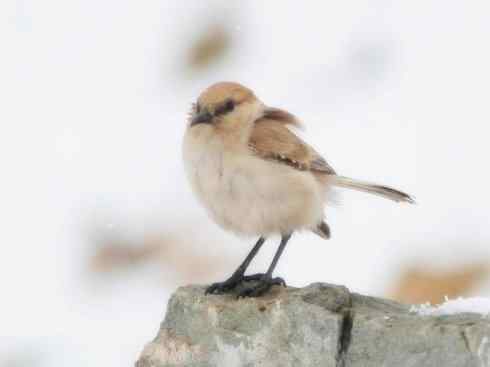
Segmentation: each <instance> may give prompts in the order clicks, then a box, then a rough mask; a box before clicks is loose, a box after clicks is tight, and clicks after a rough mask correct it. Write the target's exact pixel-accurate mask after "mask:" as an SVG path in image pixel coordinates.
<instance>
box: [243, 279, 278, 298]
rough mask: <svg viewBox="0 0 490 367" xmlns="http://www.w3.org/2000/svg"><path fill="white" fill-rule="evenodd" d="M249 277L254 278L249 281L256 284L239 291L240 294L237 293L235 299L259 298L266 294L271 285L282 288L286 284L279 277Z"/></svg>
mask: <svg viewBox="0 0 490 367" xmlns="http://www.w3.org/2000/svg"><path fill="white" fill-rule="evenodd" d="M259 276H260V277H259ZM249 277H254V279H250V280H257V281H258V282H257V284H254V285H253V286H249V287H246V288H244V289H242V290H240V292H238V295H237V298H242V297H243V298H245V297H260V296H262V295H263V294H264V293H266V292H267V291H268V290H269V289H270V288H271V287H272V286H273V285H281V286H283V287H285V286H286V282H285V281H284V279H282V278H279V277H277V278H272V277H271V276H270V275H267V274H254V275H249Z"/></svg>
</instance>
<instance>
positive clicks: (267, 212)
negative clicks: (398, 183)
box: [183, 82, 414, 297]
mask: <svg viewBox="0 0 490 367" xmlns="http://www.w3.org/2000/svg"><path fill="white" fill-rule="evenodd" d="M299 125H300V123H299V121H298V120H297V119H296V117H295V116H293V115H292V114H290V113H289V112H286V111H284V110H281V109H278V108H271V107H267V106H266V105H264V103H262V102H261V101H260V100H259V99H258V98H257V97H256V96H255V95H254V93H253V92H252V91H251V90H250V89H248V88H246V87H244V86H242V85H240V84H238V83H232V82H221V83H217V84H214V85H212V86H211V87H209V88H208V89H206V90H205V91H204V92H203V93H202V94H201V95H200V96H199V99H198V100H197V103H195V104H194V105H193V108H192V111H191V115H190V119H189V124H188V127H187V130H186V133H185V137H184V143H183V157H184V165H185V169H186V173H187V176H188V179H189V181H190V183H191V186H192V189H193V191H194V193H195V194H196V196H197V198H198V199H199V200H200V201H201V203H202V204H203V205H204V207H205V208H206V209H207V210H208V212H209V214H210V215H211V217H212V219H213V220H214V221H215V222H216V223H217V224H218V225H220V226H221V227H222V228H224V229H225V230H229V231H232V232H234V233H236V234H239V235H246V236H260V238H259V240H258V242H257V243H256V244H255V246H254V247H253V249H252V251H251V252H250V253H249V255H248V256H247V257H246V259H245V260H244V261H243V263H242V264H241V265H240V266H239V267H238V269H237V270H236V271H235V272H234V273H233V275H232V276H231V277H230V278H229V279H228V280H226V281H224V282H220V283H215V284H212V285H211V286H210V287H209V288H207V290H206V293H226V292H229V291H231V290H233V289H234V288H236V287H237V286H238V285H239V284H241V283H242V282H244V281H252V280H254V281H255V282H253V283H252V284H253V285H252V286H247V287H245V288H243V289H242V290H241V291H240V292H239V294H238V296H239V297H257V296H260V295H262V294H264V293H265V292H267V291H268V290H269V288H270V287H271V286H272V285H278V284H282V285H285V283H284V280H283V279H281V278H273V277H272V272H273V271H274V268H275V267H276V264H277V262H278V260H279V257H280V256H281V254H282V252H283V250H284V248H285V246H286V243H287V242H288V240H289V239H290V237H291V235H292V233H293V232H294V231H298V230H310V231H313V232H314V233H316V234H318V235H319V236H321V237H322V238H325V239H328V238H329V237H330V229H329V227H328V225H327V223H326V222H325V220H324V213H323V210H324V206H325V205H326V201H327V195H328V191H329V188H331V187H333V186H337V187H344V188H349V189H354V190H359V191H364V192H368V193H371V194H375V195H379V196H382V197H385V198H387V199H391V200H394V201H398V202H408V203H413V202H414V201H413V199H412V198H411V197H410V196H409V195H407V194H405V193H403V192H401V191H398V190H395V189H392V188H390V187H386V186H381V185H376V184H371V183H368V182H363V181H358V180H353V179H350V178H347V177H343V176H338V175H337V174H336V173H335V171H334V170H333V168H332V167H331V166H330V165H329V164H328V163H327V162H326V160H325V159H323V158H322V157H321V156H320V154H318V153H317V152H316V151H315V150H314V149H313V148H312V147H310V146H309V145H308V144H306V143H305V142H304V141H303V140H301V139H300V138H299V137H298V136H297V135H296V134H294V132H293V131H292V130H290V129H289V126H293V127H294V126H299ZM272 234H279V235H281V243H280V245H279V248H278V250H277V252H276V254H275V256H274V258H273V260H272V263H271V265H270V267H269V269H268V270H267V272H266V273H265V274H255V275H249V276H246V275H245V271H246V269H247V267H248V265H249V264H250V262H251V261H252V259H253V258H254V257H255V255H256V254H257V252H258V251H259V249H260V247H261V246H262V245H263V243H264V242H265V239H266V238H267V237H268V236H270V235H272Z"/></svg>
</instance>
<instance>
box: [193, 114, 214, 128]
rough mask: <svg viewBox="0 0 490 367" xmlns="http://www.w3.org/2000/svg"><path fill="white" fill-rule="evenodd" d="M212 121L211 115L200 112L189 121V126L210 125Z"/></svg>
mask: <svg viewBox="0 0 490 367" xmlns="http://www.w3.org/2000/svg"><path fill="white" fill-rule="evenodd" d="M212 120H213V115H211V114H210V113H209V112H208V111H202V112H200V113H197V114H196V115H194V117H193V118H192V120H191V126H194V125H197V124H210V123H211V122H212Z"/></svg>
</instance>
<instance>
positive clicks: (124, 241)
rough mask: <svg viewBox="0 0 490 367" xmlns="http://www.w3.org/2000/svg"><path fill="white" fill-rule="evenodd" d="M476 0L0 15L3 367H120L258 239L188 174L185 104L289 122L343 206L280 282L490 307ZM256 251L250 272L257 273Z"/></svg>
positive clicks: (171, 6)
mask: <svg viewBox="0 0 490 367" xmlns="http://www.w3.org/2000/svg"><path fill="white" fill-rule="evenodd" d="M489 13H490V5H489V3H488V1H472V2H447V1H410V2H408V1H405V2H392V1H386V0H369V1H367V0H366V1H344V2H328V1H327V2H303V3H301V5H300V3H298V2H293V1H281V2H279V1H269V2H264V1H258V0H255V1H247V2H239V1H224V0H223V1H218V0H216V1H198V0H192V1H191V0H190V1H177V0H175V1H162V0H158V1H157V0H146V1H140V2H136V1H127V0H118V1H116V0H104V1H95V0H83V1H82V0H71V1H59V0H44V1H34V0H3V1H2V2H0V41H1V43H0V44H1V57H0V101H1V102H0V106H1V108H0V121H1V126H2V133H1V134H0V168H1V171H2V178H1V180H0V188H1V190H0V223H1V224H0V228H1V231H0V240H1V245H2V250H3V251H2V256H1V258H0V272H1V273H0V289H1V303H0V304H1V308H0V325H1V330H0V338H1V342H0V366H16V367H24V366H35V367H45V366H67V365H70V366H75V367H76V366H131V365H133V363H134V361H135V360H136V359H137V357H138V354H139V352H140V351H141V349H142V348H143V346H144V344H145V343H146V342H148V341H150V340H151V339H152V338H153V337H154V336H155V335H156V332H157V329H158V326H159V322H160V321H161V320H162V318H163V315H164V313H165V307H166V303H167V300H168V297H169V295H170V293H171V292H172V291H173V290H175V288H176V287H177V286H179V285H184V284H188V283H208V282H212V281H218V280H223V279H224V278H225V277H227V276H228V275H229V274H230V273H231V272H232V271H233V270H234V269H235V268H236V266H237V265H238V264H239V263H240V261H241V260H242V259H243V257H244V256H245V255H246V254H247V253H248V251H249V250H250V248H251V246H252V244H253V242H254V240H252V239H251V240H244V239H239V238H235V237H234V236H233V235H231V234H228V233H225V232H223V231H222V230H221V229H219V228H218V227H216V226H215V225H214V224H212V223H211V222H210V220H209V219H208V217H207V216H206V214H205V212H204V210H203V209H202V208H201V207H200V206H199V205H198V204H197V202H196V201H195V200H194V198H193V197H192V195H191V192H190V189H189V187H188V186H187V183H186V181H185V177H184V174H183V167H182V162H181V140H182V135H183V131H184V128H185V123H186V116H187V112H188V110H189V108H190V104H191V103H192V102H193V101H194V100H195V99H196V98H197V96H198V95H199V93H200V92H201V91H202V90H203V89H204V88H205V87H207V86H208V85H209V84H211V83H214V82H216V81H221V80H233V81H238V82H241V83H243V84H245V85H247V86H249V87H251V88H252V89H254V90H255V91H256V94H257V95H258V96H259V98H261V99H262V100H263V101H265V102H266V103H267V104H268V105H271V106H276V107H281V108H285V109H287V110H289V111H290V112H292V113H294V114H296V115H297V116H298V117H299V118H300V119H301V120H302V121H303V122H305V124H306V126H307V130H306V131H305V132H304V136H305V137H306V138H307V139H308V140H309V141H310V142H311V143H312V145H313V146H314V147H315V148H316V149H317V150H318V151H319V152H321V153H322V154H323V155H324V156H325V157H326V158H327V160H328V161H329V162H331V163H332V165H333V167H334V168H335V169H336V170H337V172H339V173H341V174H343V175H347V176H353V177H357V178H361V179H366V180H371V181H376V182H380V183H383V184H387V185H392V186H394V187H397V188H399V189H402V190H404V191H407V192H409V193H410V194H413V195H414V196H415V197H416V199H417V201H418V205H416V206H407V205H396V204H393V203H392V202H388V201H384V200H380V199H379V198H377V197H370V196H367V195H363V194H361V193H355V192H344V193H343V194H342V195H341V200H340V204H339V205H337V206H335V207H333V208H328V209H327V211H326V216H327V220H328V223H329V224H330V227H331V228H332V234H333V238H332V239H331V240H330V241H328V242H326V241H323V240H321V239H319V238H318V237H316V236H314V235H311V234H307V233H305V234H298V235H296V236H295V237H294V240H293V241H292V242H291V244H290V246H289V247H288V248H287V249H286V252H285V254H284V256H283V258H282V259H281V262H280V263H279V266H278V269H277V274H278V275H281V276H284V277H285V278H286V280H287V281H288V283H289V284H290V285H293V286H304V285H307V284H309V283H311V282H316V281H323V282H330V283H337V284H344V285H346V286H347V287H349V288H350V289H351V290H353V291H357V292H363V293H367V294H370V295H375V296H383V297H389V298H393V299H397V300H401V301H404V302H408V303H420V302H426V301H430V302H433V303H438V302H441V300H443V298H444V296H449V297H450V298H453V297H457V296H459V295H465V296H468V295H480V296H490V274H489V269H490V266H489V264H490V247H489V240H490V216H489V208H490V195H489V187H490V174H489V171H488V168H487V166H486V164H487V160H488V155H489V144H488V133H489V128H488V124H489V121H490V111H489V107H488V86H489V85H490V73H489V68H488V66H489V65H490V52H489V51H490V46H489V42H488V36H489V34H490V33H489V32H490V22H489V21H488V19H490V18H489V16H490V14H489ZM276 247H277V239H275V240H273V241H270V242H269V243H268V245H267V246H266V247H265V248H264V250H263V251H262V252H261V254H260V256H259V257H258V258H257V260H256V261H255V262H254V263H253V266H252V267H251V271H252V272H257V271H261V270H262V271H263V269H265V268H266V267H267V266H268V264H269V262H270V260H271V257H272V255H273V253H274V251H275V250H276Z"/></svg>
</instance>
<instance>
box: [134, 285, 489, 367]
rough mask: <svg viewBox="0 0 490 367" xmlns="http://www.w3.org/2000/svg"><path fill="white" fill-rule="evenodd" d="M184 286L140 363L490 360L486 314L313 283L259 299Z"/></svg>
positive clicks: (449, 363)
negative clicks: (418, 309)
mask: <svg viewBox="0 0 490 367" xmlns="http://www.w3.org/2000/svg"><path fill="white" fill-rule="evenodd" d="M204 289H205V287H201V286H189V287H182V288H180V289H178V290H177V292H175V294H174V295H173V296H172V298H171V299H170V301H169V305H168V309H167V314H166V317H165V320H164V322H163V323H162V325H161V327H160V331H159V333H158V335H157V337H156V338H155V340H154V341H153V342H151V343H149V344H148V345H147V346H146V347H145V348H144V350H143V352H142V354H141V357H140V359H139V361H138V362H137V363H136V366H137V367H177V366H179V367H180V366H185V367H211V366H213V367H225V366H226V367H235V366H237V367H241V366H243V367H253V366H263V367H279V366H280V367H286V366H295V367H303V366H322V367H323V366H325V367H329V366H339V367H351V366H352V367H353V366H355V367H361V366H362V367H371V366H372V367H375V366H376V367H379V366H397V367H405V366H407V367H408V366H411V367H412V366H417V367H425V366H427V367H429V366H430V367H432V366H434V367H435V366H437V367H440V366H444V367H453V366H454V367H456V366H457V367H462V366H469V367H472V366H475V367H476V366H479V367H480V366H489V367H490V321H489V320H488V319H487V318H485V317H482V316H481V315H477V314H460V315H452V316H419V315H417V314H412V313H410V311H409V307H408V306H406V305H402V304H399V303H396V302H392V301H388V300H384V299H378V298H373V297H367V296H362V295H359V294H355V293H350V292H349V290H348V289H347V288H345V287H342V286H335V285H330V284H322V283H315V284H311V285H309V286H307V287H305V288H292V287H288V288H283V287H274V288H273V290H272V291H271V292H270V294H267V295H266V296H264V297H260V298H247V299H240V300H237V299H236V298H235V297H234V296H233V295H223V296H221V295H220V296H218V295H208V296H206V295H204Z"/></svg>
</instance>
